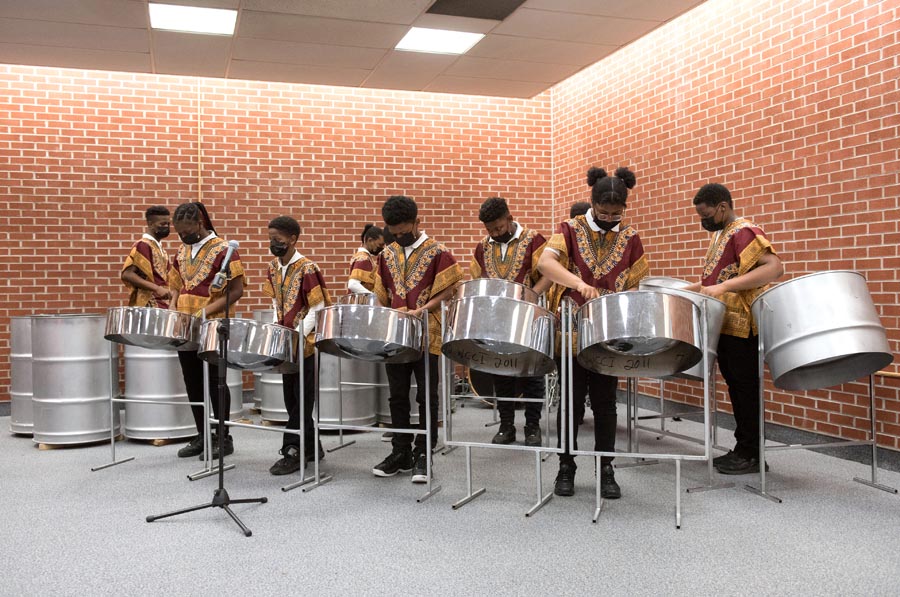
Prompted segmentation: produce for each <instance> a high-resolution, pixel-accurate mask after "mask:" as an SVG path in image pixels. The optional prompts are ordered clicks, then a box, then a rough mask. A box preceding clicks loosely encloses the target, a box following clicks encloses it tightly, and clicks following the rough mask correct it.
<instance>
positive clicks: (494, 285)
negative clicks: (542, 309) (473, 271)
mask: <svg viewBox="0 0 900 597" xmlns="http://www.w3.org/2000/svg"><path fill="white" fill-rule="evenodd" d="M473 296H497V297H503V298H509V299H515V300H517V301H525V302H526V303H535V304H537V302H538V297H539V295H538V293H536V292H535V291H534V290H532V289H531V288H528V287H527V286H525V285H524V284H519V283H518V282H510V281H508V280H500V279H497V278H476V279H474V280H467V281H466V282H463V283H461V284H460V285H459V286H457V287H456V293H455V296H454V297H453V298H455V299H465V298H469V297H473Z"/></svg>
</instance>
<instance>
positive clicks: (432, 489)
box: [282, 310, 441, 504]
mask: <svg viewBox="0 0 900 597" xmlns="http://www.w3.org/2000/svg"><path fill="white" fill-rule="evenodd" d="M421 323H422V358H423V359H425V358H426V357H427V356H428V342H429V337H428V310H424V311H422V316H421ZM315 355H316V375H317V376H318V371H319V350H318V349H316V352H315ZM340 358H343V357H340ZM438 369H440V366H439V367H438ZM430 380H431V367H429V366H428V362H427V359H426V362H425V418H426V421H425V429H424V430H422V429H391V430H390V431H391V432H393V433H408V434H411V435H425V443H429V438H430V437H431V436H432V435H431V431H432V429H431V389H430V385H431V384H430ZM338 388H340V384H338ZM439 390H440V388H439ZM318 394H319V384H318V383H316V403H317V405H318ZM339 396H340V391H339ZM438 401H439V402H440V397H439V398H438ZM341 402H343V399H342V398H341ZM301 406H302V405H301ZM341 409H342V410H341V415H340V416H341V418H342V417H343V407H341ZM301 423H302V421H301ZM322 429H332V430H344V431H362V432H366V433H373V432H379V433H384V429H383V428H381V427H371V426H364V425H344V424H338V423H322V422H321V421H320V417H319V409H318V407H317V408H316V425H315V438H316V439H315V445H316V461H315V462H316V466H315V474H314V475H313V477H311V478H310V479H309V480H306V479H304V480H303V481H301V482H299V483H294V484H293V485H289V486H287V487H283V488H282V490H283V491H290V490H291V489H294V488H295V487H299V486H300V485H305V484H307V483H310V481H311V483H310V484H309V486H308V487H304V488H303V492H304V493H306V492H309V491H312V490H313V489H316V488H317V487H321V486H322V485H325V484H326V483H328V482H330V481H332V480H333V479H334V476H333V475H326V476H324V477H323V476H321V474H320V470H319V457H318V454H319V450H318V444H319V432H320V431H321V430H322ZM341 441H342V443H343V436H342V440H341ZM347 445H350V444H347ZM342 447H345V446H343V445H342V446H338V448H336V449H339V448H342ZM435 451H436V450H435V449H431V447H430V446H429V449H428V450H426V451H425V454H426V463H427V464H426V470H427V473H426V474H427V479H426V488H427V490H426V492H425V493H424V494H423V495H421V496H419V497H418V498H416V502H417V503H420V504H421V503H422V502H424V501H425V500H427V499H428V498H430V497H432V496H434V495H435V494H436V493H438V492H439V491H440V490H441V486H440V485H435V484H434V471H433V468H434V466H433V465H434V462H433V461H434V453H435Z"/></svg>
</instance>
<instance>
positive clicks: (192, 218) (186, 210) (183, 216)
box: [172, 201, 216, 234]
mask: <svg viewBox="0 0 900 597" xmlns="http://www.w3.org/2000/svg"><path fill="white" fill-rule="evenodd" d="M182 220H187V221H189V222H201V223H202V224H203V226H204V227H205V228H206V229H207V230H209V231H210V232H212V233H213V234H216V229H215V228H213V225H212V220H210V219H209V212H207V211H206V206H205V205H203V204H202V203H200V202H199V201H197V202H193V203H182V204H181V205H179V206H178V207H176V208H175V215H173V216H172V223H173V224H174V223H175V222H180V221H182Z"/></svg>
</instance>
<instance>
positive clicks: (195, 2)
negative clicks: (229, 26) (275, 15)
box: [150, 0, 241, 10]
mask: <svg viewBox="0 0 900 597" xmlns="http://www.w3.org/2000/svg"><path fill="white" fill-rule="evenodd" d="M150 1H151V2H153V3H155V4H178V5H179V6H199V7H200V8H227V9H230V10H237V9H238V8H239V7H240V5H241V0H150Z"/></svg>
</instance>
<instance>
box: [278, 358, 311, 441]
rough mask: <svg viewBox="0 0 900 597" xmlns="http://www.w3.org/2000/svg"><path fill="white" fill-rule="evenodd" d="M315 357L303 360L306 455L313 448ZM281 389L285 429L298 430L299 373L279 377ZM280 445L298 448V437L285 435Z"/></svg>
mask: <svg viewBox="0 0 900 597" xmlns="http://www.w3.org/2000/svg"><path fill="white" fill-rule="evenodd" d="M315 373H316V356H315V355H310V356H308V357H304V359H303V395H304V401H303V419H304V421H305V423H304V425H305V431H306V434H305V436H304V438H303V439H304V442H303V445H304V446H305V451H306V454H307V455H309V454H312V453H313V452H312V450H313V446H315V445H316V444H315V439H316V437H315V430H314V428H313V425H314V423H313V418H312V412H313V406H314V405H315V401H316V378H315ZM281 378H282V389H283V390H284V408H285V409H286V410H287V412H288V422H287V426H286V427H285V429H300V373H299V372H297V373H288V374H285V375H282V376H281ZM281 445H282V447H283V448H286V447H288V446H297V447H298V448H299V447H300V436H299V435H297V434H295V433H285V434H284V437H283V439H282V442H281Z"/></svg>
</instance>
